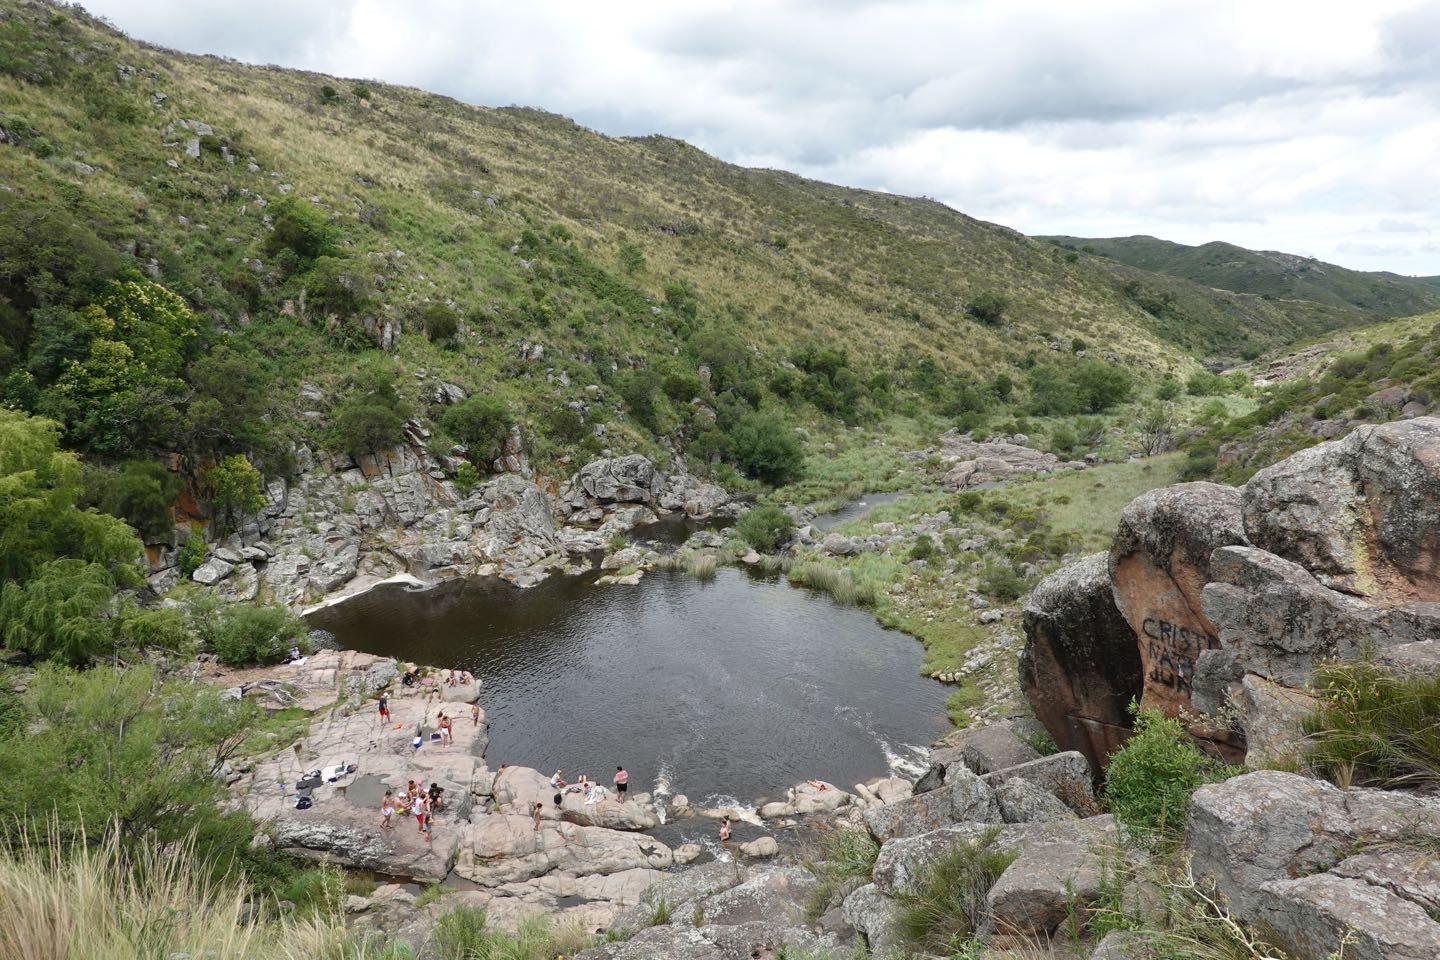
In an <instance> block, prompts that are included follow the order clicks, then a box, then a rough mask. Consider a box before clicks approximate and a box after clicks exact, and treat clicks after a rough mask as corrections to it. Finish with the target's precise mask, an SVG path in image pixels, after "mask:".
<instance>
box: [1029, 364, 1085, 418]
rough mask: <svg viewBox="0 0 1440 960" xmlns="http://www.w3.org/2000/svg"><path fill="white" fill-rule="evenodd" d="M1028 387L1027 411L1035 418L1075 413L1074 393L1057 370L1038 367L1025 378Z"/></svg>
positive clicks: (1050, 367) (1048, 367) (1068, 382)
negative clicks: (1035, 416)
mask: <svg viewBox="0 0 1440 960" xmlns="http://www.w3.org/2000/svg"><path fill="white" fill-rule="evenodd" d="M1026 380H1027V381H1028V383H1029V386H1030V401H1029V403H1028V404H1027V408H1028V409H1029V411H1030V412H1031V413H1033V414H1035V415H1037V416H1042V417H1055V416H1064V415H1066V414H1069V413H1074V412H1075V391H1074V390H1073V388H1072V387H1071V385H1070V381H1069V380H1068V379H1067V378H1066V377H1065V375H1064V374H1063V373H1061V372H1060V370H1059V369H1057V368H1056V367H1052V366H1048V365H1046V366H1038V367H1035V368H1033V369H1032V370H1031V371H1030V373H1029V374H1028V375H1027V376H1026Z"/></svg>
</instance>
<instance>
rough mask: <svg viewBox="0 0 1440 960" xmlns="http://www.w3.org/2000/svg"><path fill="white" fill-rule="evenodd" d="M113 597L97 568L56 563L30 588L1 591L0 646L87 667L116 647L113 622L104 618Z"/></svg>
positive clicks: (70, 561)
mask: <svg viewBox="0 0 1440 960" xmlns="http://www.w3.org/2000/svg"><path fill="white" fill-rule="evenodd" d="M114 591H115V581H114V580H113V579H112V578H111V576H110V574H109V573H107V572H106V571H105V568H104V567H102V566H100V565H99V564H96V563H86V562H85V561H83V560H75V559H64V560H52V561H50V562H49V563H47V564H45V565H44V566H43V567H41V568H40V569H39V571H38V572H37V573H36V575H35V576H34V577H33V578H31V579H30V580H28V581H27V582H25V583H13V582H12V583H7V584H5V586H4V589H3V590H0V640H3V641H4V645H5V646H7V647H9V648H10V649H11V650H23V651H24V652H26V653H28V654H30V655H31V656H32V657H36V658H38V659H47V660H48V659H53V660H59V661H62V662H64V663H69V664H73V665H76V666H84V665H85V664H88V663H89V662H90V661H91V660H92V659H93V658H94V657H96V656H98V655H99V654H101V653H105V652H108V651H109V650H110V649H111V647H112V646H113V645H114V642H115V629H114V627H115V625H114V622H113V621H112V620H111V619H110V618H108V617H106V616H104V615H103V614H104V613H105V611H107V610H108V609H109V608H110V606H111V600H112V598H113V595H114Z"/></svg>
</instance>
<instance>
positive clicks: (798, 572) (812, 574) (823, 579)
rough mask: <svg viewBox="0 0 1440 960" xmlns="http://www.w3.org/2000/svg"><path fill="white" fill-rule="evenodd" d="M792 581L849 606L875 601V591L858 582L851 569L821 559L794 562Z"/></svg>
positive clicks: (791, 571) (871, 603)
mask: <svg viewBox="0 0 1440 960" xmlns="http://www.w3.org/2000/svg"><path fill="white" fill-rule="evenodd" d="M790 582H791V583H793V584H796V585H798V586H802V587H809V588H810V589H811V590H818V591H820V592H821V593H824V594H828V595H829V597H830V599H832V600H834V601H835V602H836V603H840V604H845V605H847V606H871V605H873V604H874V603H875V594H874V593H873V591H871V590H870V589H868V588H867V587H866V586H863V585H862V584H861V583H859V582H857V581H856V579H855V578H854V577H853V576H851V574H850V571H849V570H847V569H845V568H844V567H838V566H835V565H833V564H829V563H825V562H823V561H820V560H805V561H802V562H800V563H796V564H792V565H791V567H790Z"/></svg>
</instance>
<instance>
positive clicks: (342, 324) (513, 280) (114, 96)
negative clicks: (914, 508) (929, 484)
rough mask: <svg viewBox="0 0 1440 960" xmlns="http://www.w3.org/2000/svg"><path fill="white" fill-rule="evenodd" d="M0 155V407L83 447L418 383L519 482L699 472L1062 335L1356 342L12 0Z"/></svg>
mask: <svg viewBox="0 0 1440 960" xmlns="http://www.w3.org/2000/svg"><path fill="white" fill-rule="evenodd" d="M0 144H3V145H0V188H3V189H4V191H5V195H6V203H5V205H4V209H3V211H0V337H3V344H4V346H3V349H0V376H3V377H4V378H5V386H4V393H5V395H4V398H3V400H4V402H6V403H9V404H11V405H14V406H18V407H21V408H23V409H27V410H34V411H37V412H41V413H45V414H46V415H49V416H52V417H54V418H56V419H58V420H60V421H61V422H62V423H64V424H65V425H66V426H67V442H68V443H70V444H71V445H72V446H76V447H78V448H80V449H82V450H83V451H85V452H88V453H91V454H95V455H99V456H101V457H105V458H110V459H116V458H119V457H122V456H125V455H133V454H135V453H144V452H147V451H163V450H180V451H182V452H185V453H191V454H196V455H199V456H204V457H217V456H220V455H222V454H226V453H233V452H244V453H246V454H248V455H251V456H252V457H254V456H256V455H257V454H261V456H260V459H261V460H264V461H266V464H265V465H266V466H267V468H268V466H269V465H280V466H283V463H281V460H282V459H283V458H277V457H275V456H271V457H269V458H268V459H267V458H266V457H265V456H263V453H264V450H265V449H270V450H271V451H272V453H273V452H274V451H275V450H281V449H283V448H285V447H287V446H288V445H289V444H290V443H291V442H298V441H302V440H303V441H305V442H309V443H319V444H321V445H327V446H331V447H335V446H337V445H343V444H345V443H346V442H347V437H346V436H341V435H338V434H337V430H339V431H340V432H341V433H345V434H348V435H349V439H348V442H349V443H350V444H351V445H354V444H355V443H358V442H362V441H363V442H365V443H370V444H371V445H372V446H373V444H376V443H379V442H380V441H381V440H383V439H384V437H382V436H381V434H383V433H385V432H386V430H388V431H389V435H390V436H391V437H392V438H393V436H394V435H395V433H396V429H395V423H396V421H397V419H398V418H399V417H400V415H401V414H403V415H406V416H408V415H411V414H418V415H420V416H421V418H422V419H423V418H424V417H425V416H426V415H427V414H428V415H430V416H431V417H432V419H433V420H434V421H436V422H438V421H439V419H440V418H439V413H440V411H439V409H438V407H433V406H427V403H429V402H430V401H431V397H432V396H433V395H432V394H431V393H429V392H428V391H430V390H431V386H430V385H431V383H432V381H433V380H435V379H437V378H443V379H444V380H447V381H450V382H453V383H457V384H459V385H460V386H462V387H463V388H464V389H465V390H467V391H479V392H481V393H483V394H485V395H486V396H487V397H489V398H491V399H492V400H493V401H494V402H495V403H497V404H499V412H496V411H495V410H494V409H492V410H490V414H492V415H491V416H488V418H486V417H482V418H481V421H483V422H481V423H480V424H479V426H478V427H477V428H476V429H481V428H483V430H482V432H484V431H486V430H490V428H491V427H493V425H494V423H495V422H498V420H499V419H501V418H503V417H509V418H513V419H514V420H515V421H517V422H519V423H520V424H521V425H522V427H523V428H524V435H525V437H526V438H527V443H531V444H533V446H534V449H532V455H536V454H538V456H539V458H540V459H541V460H547V459H550V460H554V459H558V458H560V457H561V456H563V455H565V454H568V453H571V452H583V451H585V450H589V451H594V450H598V449H599V447H600V446H602V445H608V446H618V447H621V448H625V447H636V446H638V447H640V448H642V449H645V450H646V451H647V452H652V453H662V454H664V453H666V451H669V452H670V453H672V454H673V453H676V451H679V452H681V453H689V454H691V455H697V456H698V457H699V458H701V459H713V457H714V456H715V455H716V454H717V453H718V452H719V451H720V449H721V448H722V447H723V442H724V434H725V433H726V432H727V431H729V430H730V429H731V428H732V427H733V426H734V425H735V424H736V423H737V422H738V421H739V420H740V419H743V418H744V416H746V415H747V412H748V411H754V410H757V409H758V410H763V411H768V412H773V413H776V414H778V415H779V416H781V417H782V419H784V420H786V421H788V422H790V423H796V422H799V423H808V422H822V421H828V422H834V421H836V420H843V421H846V422H856V421H857V420H862V419H865V418H867V417H868V418H875V417H878V416H883V415H885V414H886V413H887V412H891V411H896V410H905V409H914V408H915V406H916V405H917V404H918V405H919V407H920V408H923V409H930V410H934V411H936V412H941V411H949V412H954V411H955V410H957V409H969V408H972V407H974V406H975V405H976V404H977V403H978V402H979V401H977V400H976V399H975V398H976V397H979V396H981V394H984V393H985V392H986V391H987V390H988V384H990V383H991V382H992V381H993V380H995V378H997V376H998V375H1000V374H1013V375H1014V380H1015V382H1016V384H1017V385H1018V388H1019V389H1018V390H1017V393H1016V396H1017V397H1018V398H1021V399H1023V397H1024V391H1025V378H1024V374H1023V373H1022V371H1025V370H1028V369H1029V368H1030V367H1032V366H1034V365H1035V364H1036V362H1037V360H1038V361H1039V362H1040V363H1042V365H1055V366H1058V367H1060V368H1062V369H1063V368H1066V367H1069V366H1073V365H1075V364H1076V357H1075V354H1077V353H1080V352H1081V351H1082V350H1083V349H1084V345H1085V344H1092V345H1096V346H1103V350H1104V354H1103V355H1104V357H1105V358H1106V359H1107V360H1108V361H1110V362H1112V363H1115V364H1118V365H1121V366H1124V367H1127V368H1129V369H1130V370H1131V371H1132V372H1133V374H1134V375H1135V376H1137V377H1138V378H1139V379H1141V380H1144V379H1149V378H1151V377H1155V376H1158V375H1160V374H1162V373H1166V372H1173V373H1175V374H1177V375H1179V376H1182V377H1183V376H1184V375H1185V374H1186V372H1187V371H1189V370H1193V369H1194V368H1195V365H1196V364H1195V357H1196V355H1215V354H1218V355H1222V356H1223V355H1233V354H1236V353H1243V354H1248V353H1258V352H1259V351H1261V350H1263V349H1266V348H1269V347H1273V346H1276V345H1280V344H1284V343H1288V342H1290V341H1292V340H1295V339H1298V338H1301V337H1305V336H1309V335H1313V334H1315V333H1317V332H1322V331H1325V330H1329V329H1332V328H1334V327H1336V326H1339V325H1343V324H1345V323H1347V322H1349V321H1350V320H1351V319H1352V316H1351V314H1350V313H1349V312H1346V311H1337V310H1330V309H1328V308H1316V307H1315V306H1314V305H1312V304H1302V305H1300V306H1299V307H1298V308H1297V307H1296V305H1294V304H1276V303H1271V302H1269V301H1265V300H1263V299H1261V298H1258V297H1248V298H1247V297H1242V296H1238V295H1235V294H1227V293H1223V292H1221V293H1217V292H1214V291H1210V290H1206V289H1204V288H1201V287H1198V286H1196V285H1194V284H1186V283H1184V282H1183V281H1180V280H1174V279H1170V278H1164V277H1156V276H1154V275H1151V274H1135V273H1133V272H1131V273H1123V272H1117V270H1116V268H1115V265H1114V264H1113V263H1111V262H1110V261H1100V260H1095V259H1093V258H1081V257H1078V256H1075V255H1070V254H1067V253H1066V252H1065V251H1062V250H1059V249H1057V248H1056V247H1054V246H1053V245H1051V244H1046V243H1041V242H1038V241H1035V240H1032V239H1029V238H1026V237H1024V236H1022V235H1020V234H1018V233H1016V232H1014V231H1011V230H1008V229H1006V228H1003V227H999V226H996V225H994V224H988V223H983V222H981V221H977V220H974V219H972V218H969V217H966V216H964V215H962V214H960V213H957V212H955V211H953V210H951V209H949V208H946V207H944V206H943V205H940V204H937V203H935V202H933V201H928V200H921V199H910V198H903V197H895V196H890V195H886V194H880V193H875V192H869V191H862V190H852V189H846V188H841V187H835V186H830V185H827V184H822V183H816V182H813V181H808V180H804V179H802V178H799V177H795V176H792V175H789V174H785V173H780V172H775V171H767V170H750V169H743V168H740V167H736V166H732V165H729V164H725V163H722V162H720V161H718V160H716V159H714V158H712V157H709V156H707V155H705V154H704V153H702V152H701V151H699V150H696V149H694V148H692V147H689V146H687V145H686V144H683V143H680V142H677V141H674V140H670V139H666V138H663V137H647V138H639V139H615V138H611V137H606V136H603V135H601V134H598V133H596V132H594V131H590V130H586V129H583V128H581V127H579V126H577V125H576V124H574V123H572V122H570V121H568V120H565V119H563V118H561V117H557V116H553V115H550V114H546V113H542V112H539V111H535V110H528V109H513V108H511V109H487V108H481V107H472V106H467V105H464V104H461V103H457V102H455V101H453V100H449V99H446V98H442V97H437V96H434V95H431V94H427V93H425V92H423V91H419V90H414V89H407V88H400V87H393V86H388V85H384V84H378V83H372V82H368V81H367V82H356V81H348V80H345V81H342V80H340V79H336V78H332V77H325V76H319V75H315V74H309V73H304V72H299V71H289V70H280V69H273V68H262V67H252V66H246V65H242V64H238V63H235V62H231V61H226V60H221V59H216V58H210V57H194V56H187V55H183V54H178V53H174V52H172V51H166V50H160V49H156V48H153V47H149V46H146V45H144V44H140V43H136V42H133V41H131V40H129V39H127V38H125V37H123V36H122V35H120V34H118V33H116V32H115V31H113V30H112V29H111V28H109V27H108V26H106V25H105V24H103V23H101V22H99V21H97V20H94V19H92V18H90V17H88V16H86V15H85V14H84V13H83V12H82V11H80V10H79V9H78V8H73V7H68V6H59V5H54V4H47V3H40V2H30V3H20V2H17V0H0ZM127 271H130V272H129V273H127ZM123 276H136V277H141V276H144V277H148V278H150V279H152V280H154V281H156V282H158V283H159V284H161V285H163V286H164V287H166V288H168V289H170V290H173V291H175V292H176V293H178V294H179V295H180V296H181V297H182V298H183V303H177V304H171V305H169V306H166V307H165V309H164V310H162V311H159V313H155V312H154V311H155V309H156V308H155V307H154V303H153V301H154V300H155V297H156V296H158V294H156V293H155V291H153V290H151V289H149V288H146V287H144V285H143V284H131V285H130V286H125V287H123V288H119V289H117V288H114V287H112V286H107V280H108V279H110V278H114V277H123ZM1137 277H1138V279H1137ZM1156 291H1158V293H1156ZM1152 293H1155V294H1156V295H1155V296H1154V297H1152V296H1151V294H1152ZM1167 293H1168V297H1167V296H1166V294H1167ZM141 301H144V303H143V304H142V303H141ZM145 304H148V306H146V305H145ZM91 306H94V307H96V309H99V310H101V311H102V312H103V313H104V314H105V316H103V317H100V316H99V315H98V314H96V315H86V314H85V313H84V310H85V309H86V308H88V307H91ZM141 307H143V308H144V309H141ZM137 309H139V310H140V312H141V313H144V314H145V316H144V317H143V318H142V319H143V322H139V323H132V322H130V321H129V320H127V319H125V318H126V317H130V316H132V315H134V314H135V312H136V310H137ZM187 309H188V310H193V311H194V313H195V315H196V318H197V319H196V321H195V322H194V323H193V324H192V323H191V322H190V321H189V320H187V319H185V317H184V316H183V313H184V311H185V310H187ZM146 311H151V312H150V313H146ZM87 316H89V319H86V317H87ZM117 317H118V318H119V319H118V320H117ZM97 324H99V326H97ZM106 324H108V325H109V326H105V325H106ZM142 335H143V336H142ZM136 337H142V339H144V340H145V342H144V343H142V342H140V341H138V340H136V339H135V338H136ZM127 338H129V339H127ZM159 341H163V343H162V344H161V346H162V347H163V349H158V348H157V349H152V347H154V344H155V343H156V342H159ZM97 345H99V346H103V347H104V351H101V350H98V349H97ZM106 351H108V352H106ZM382 351H383V353H382ZM1090 352H1092V353H1093V352H1094V351H1090ZM121 355H124V356H128V357H130V358H138V359H139V361H140V362H139V363H133V364H132V363H127V362H121V363H120V364H119V365H118V367H117V366H116V365H115V364H114V363H113V361H114V360H115V358H116V357H117V356H121ZM387 355H388V358H386V357H387ZM107 358H108V361H110V362H108V363H107ZM382 358H385V359H384V362H383V363H378V364H377V362H376V361H377V360H380V359H382ZM1090 362H1092V363H1093V362H1094V360H1093V358H1092V359H1091V361H1090ZM357 371H359V372H357ZM122 374H123V375H122ZM117 384H120V385H121V386H123V387H124V389H123V390H121V391H119V392H118V393H117ZM306 384H309V385H313V387H314V389H311V388H310V387H308V386H304V385H306ZM972 384H973V385H974V388H972ZM302 388H303V389H302ZM587 388H588V389H587ZM977 389H978V392H977ZM302 394H304V395H305V396H304V397H302V396H301V395H302ZM117 395H118V396H122V397H124V398H125V402H124V403H122V402H121V401H120V400H117V399H115V397H116V396H117ZM305 397H308V399H307V398H305ZM317 398H318V399H317ZM1008 398H1009V387H1008V385H1007V386H1006V387H1005V389H1004V390H1000V391H997V392H996V396H995V397H994V398H992V399H991V400H990V401H989V402H991V403H994V402H996V400H998V401H999V402H1001V403H1002V405H1003V403H1004V402H1006V401H1007V400H1008ZM206 404H208V406H205V405H206ZM347 405H348V406H347ZM380 408H384V409H380ZM377 410H378V411H379V412H377ZM197 411H198V413H197ZM482 412H483V411H482ZM200 414H204V415H205V416H200ZM382 414H383V416H382ZM382 421H383V422H382ZM347 428H353V429H347ZM382 428H384V429H382ZM367 430H368V432H367ZM454 432H455V431H454V430H452V431H451V433H452V437H451V439H453V438H454V437H453V433H454ZM601 433H603V434H604V437H605V439H604V440H601V439H599V438H598V437H597V435H598V434H601ZM357 436H358V437H359V438H360V439H359V440H357V439H356V437H357ZM437 442H439V438H437Z"/></svg>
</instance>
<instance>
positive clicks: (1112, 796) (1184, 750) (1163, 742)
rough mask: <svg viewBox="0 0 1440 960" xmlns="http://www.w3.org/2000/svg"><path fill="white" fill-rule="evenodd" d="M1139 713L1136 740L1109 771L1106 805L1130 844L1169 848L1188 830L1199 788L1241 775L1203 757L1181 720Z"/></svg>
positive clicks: (1113, 760)
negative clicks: (1188, 816)
mask: <svg viewBox="0 0 1440 960" xmlns="http://www.w3.org/2000/svg"><path fill="white" fill-rule="evenodd" d="M1134 713H1135V735H1134V736H1133V737H1131V738H1130V739H1129V740H1128V741H1126V743H1125V746H1124V747H1122V748H1121V749H1120V750H1119V751H1118V752H1117V753H1116V754H1115V755H1114V756H1113V757H1111V758H1110V765H1109V766H1108V767H1107V768H1106V770H1105V801H1106V802H1107V803H1108V804H1109V805H1110V812H1111V813H1113V814H1114V815H1115V819H1116V820H1117V821H1118V822H1119V824H1120V826H1121V828H1122V829H1123V830H1124V831H1125V832H1126V834H1127V836H1128V837H1129V838H1131V839H1132V840H1134V841H1135V842H1137V843H1140V844H1143V845H1146V846H1152V847H1160V846H1168V845H1170V844H1173V843H1174V842H1176V841H1177V840H1178V839H1179V837H1180V833H1181V831H1182V830H1183V829H1184V826H1185V815H1186V812H1187V811H1188V810H1189V808H1190V794H1192V793H1194V792H1195V788H1196V787H1199V786H1200V785H1201V784H1204V783H1211V782H1214V781H1216V780H1224V779H1225V778H1226V777H1228V776H1231V775H1233V774H1234V773H1236V772H1237V771H1236V770H1235V769H1234V768H1232V767H1228V766H1225V765H1224V764H1219V763H1217V762H1216V761H1214V760H1211V759H1210V758H1209V757H1207V756H1205V755H1204V754H1203V753H1201V752H1200V750H1199V748H1197V747H1196V746H1195V744H1194V743H1193V742H1191V740H1190V739H1189V737H1187V736H1186V735H1185V730H1184V728H1183V727H1182V726H1181V725H1180V721H1179V720H1175V719H1172V718H1168V717H1166V716H1165V715H1164V714H1162V713H1161V712H1160V711H1159V710H1153V709H1145V710H1141V709H1138V708H1134Z"/></svg>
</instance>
